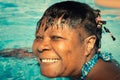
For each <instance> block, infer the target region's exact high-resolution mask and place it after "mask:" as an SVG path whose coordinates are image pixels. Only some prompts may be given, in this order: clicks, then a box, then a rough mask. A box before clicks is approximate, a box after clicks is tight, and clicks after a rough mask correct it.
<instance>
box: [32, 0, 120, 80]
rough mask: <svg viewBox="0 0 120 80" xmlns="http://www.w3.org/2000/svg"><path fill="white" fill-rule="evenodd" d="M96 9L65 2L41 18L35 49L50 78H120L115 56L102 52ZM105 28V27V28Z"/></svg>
mask: <svg viewBox="0 0 120 80" xmlns="http://www.w3.org/2000/svg"><path fill="white" fill-rule="evenodd" d="M96 18H97V14H96V10H94V9H92V8H91V7H90V6H88V5H87V4H84V3H80V2H75V1H64V2H60V3H56V4H54V5H52V6H51V7H49V8H48V9H47V10H46V11H45V13H44V15H43V16H42V18H41V19H40V20H39V21H38V27H37V30H36V35H35V36H36V39H35V40H34V43H33V52H34V54H35V56H36V58H37V60H38V62H39V64H40V70H41V73H42V74H43V75H44V76H46V77H61V76H62V77H63V76H64V77H68V76H70V77H71V79H72V80H77V79H78V80H118V78H120V69H118V68H117V67H116V66H115V64H113V63H112V61H110V60H111V55H110V54H108V53H104V54H102V53H98V49H99V47H100V46H99V45H100V44H99V42H100V40H101V33H100V32H99V31H100V30H99V29H98V28H97V21H96ZM101 29H102V28H101Z"/></svg>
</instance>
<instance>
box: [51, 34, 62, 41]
mask: <svg viewBox="0 0 120 80" xmlns="http://www.w3.org/2000/svg"><path fill="white" fill-rule="evenodd" d="M51 39H52V40H60V39H62V37H61V36H56V35H54V36H51Z"/></svg>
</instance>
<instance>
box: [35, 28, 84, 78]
mask: <svg viewBox="0 0 120 80" xmlns="http://www.w3.org/2000/svg"><path fill="white" fill-rule="evenodd" d="M84 49H85V48H84V41H83V42H82V41H80V36H79V33H78V32H77V31H76V30H75V29H72V28H69V27H68V26H66V27H64V28H61V27H49V28H48V29H47V30H45V31H43V28H40V29H39V30H38V32H37V34H36V39H35V40H34V43H33V52H34V53H35V55H36V57H37V59H38V62H39V64H40V70H41V73H42V74H43V75H45V76H47V77H57V76H68V75H76V74H78V73H79V72H80V69H81V65H82V64H83V61H82V60H83V57H84V51H85V50H84Z"/></svg>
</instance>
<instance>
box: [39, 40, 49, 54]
mask: <svg viewBox="0 0 120 80" xmlns="http://www.w3.org/2000/svg"><path fill="white" fill-rule="evenodd" d="M37 50H38V53H43V52H44V51H48V50H50V42H49V40H43V41H41V42H40V43H39V44H38V47H37Z"/></svg>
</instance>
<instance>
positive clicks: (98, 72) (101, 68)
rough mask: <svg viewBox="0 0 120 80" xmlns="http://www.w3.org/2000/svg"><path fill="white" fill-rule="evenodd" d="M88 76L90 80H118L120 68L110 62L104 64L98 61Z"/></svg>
mask: <svg viewBox="0 0 120 80" xmlns="http://www.w3.org/2000/svg"><path fill="white" fill-rule="evenodd" d="M89 76H92V77H91V79H92V80H120V68H118V67H117V66H116V65H115V64H114V63H113V62H112V61H111V62H104V61H103V60H101V59H100V60H99V61H98V63H97V64H96V65H95V66H94V67H93V69H92V72H91V74H90V75H89Z"/></svg>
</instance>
